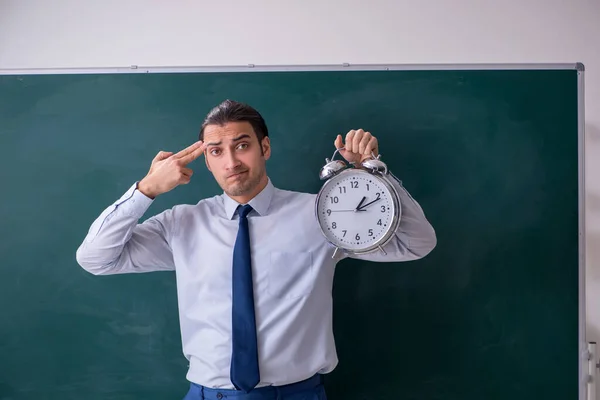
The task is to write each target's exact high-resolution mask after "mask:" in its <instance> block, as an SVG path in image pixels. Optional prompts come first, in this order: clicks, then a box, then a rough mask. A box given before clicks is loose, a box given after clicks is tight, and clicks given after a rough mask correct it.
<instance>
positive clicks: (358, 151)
mask: <svg viewBox="0 0 600 400" xmlns="http://www.w3.org/2000/svg"><path fill="white" fill-rule="evenodd" d="M334 145H335V148H336V149H340V154H341V155H342V157H344V158H345V159H346V161H348V162H349V163H354V164H360V163H361V162H362V161H364V160H366V159H368V158H370V157H371V153H373V154H374V155H375V157H377V155H378V154H379V149H378V145H377V138H376V137H375V136H373V135H371V133H370V132H365V131H364V130H362V129H358V130H351V131H350V132H348V133H347V134H346V140H345V143H344V141H343V140H342V135H338V136H337V137H336V138H335V141H334Z"/></svg>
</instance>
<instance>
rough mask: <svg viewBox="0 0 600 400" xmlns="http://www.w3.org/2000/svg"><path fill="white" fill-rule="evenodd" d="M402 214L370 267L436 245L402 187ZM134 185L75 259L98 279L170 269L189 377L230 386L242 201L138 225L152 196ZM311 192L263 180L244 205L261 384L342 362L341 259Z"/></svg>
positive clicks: (175, 211)
mask: <svg viewBox="0 0 600 400" xmlns="http://www.w3.org/2000/svg"><path fill="white" fill-rule="evenodd" d="M395 186H396V188H397V189H398V191H399V193H400V195H401V203H402V217H401V221H400V224H399V227H398V230H397V232H396V235H395V237H394V238H393V239H392V240H391V241H390V242H389V243H388V244H387V245H386V246H385V247H384V249H385V252H386V253H387V254H386V255H384V254H383V252H381V251H378V252H375V253H371V254H367V255H363V256H359V257H358V258H361V259H365V260H371V261H381V262H389V261H408V260H415V259H418V258H421V257H423V256H425V255H426V254H428V253H429V252H430V251H431V250H432V249H433V248H434V247H435V245H436V235H435V232H434V229H433V228H432V226H431V225H430V224H429V222H428V221H427V219H426V218H425V215H424V214H423V211H422V209H421V207H420V206H419V204H418V203H417V202H416V201H415V200H414V199H413V198H412V197H411V196H410V195H409V194H408V192H407V191H406V190H405V189H404V188H403V186H402V185H401V183H400V182H396V183H395ZM136 187H137V183H136V184H134V185H133V186H132V187H131V188H130V189H129V190H128V191H127V192H126V193H125V194H124V195H123V196H122V197H121V198H120V199H119V200H118V201H116V202H115V203H114V204H113V205H111V206H110V207H108V208H107V209H106V210H105V211H104V212H103V213H102V214H101V215H100V216H99V217H98V218H97V219H96V220H95V222H94V223H93V224H92V226H91V227H90V229H89V232H88V234H87V236H86V237H85V239H84V241H83V243H82V244H81V246H80V247H79V249H78V250H77V261H78V263H79V264H80V265H81V266H82V267H83V268H84V269H85V270H87V271H89V272H90V273H92V274H95V275H108V274H121V273H136V272H150V271H165V270H174V271H175V274H176V281H177V296H178V305H179V320H180V329H181V337H182V346H183V353H184V355H185V357H186V358H187V359H188V360H189V370H188V373H187V379H188V380H189V381H191V382H195V383H197V384H201V385H205V386H208V387H213V388H227V389H233V388H234V387H233V385H232V383H231V381H230V378H229V368H230V359H231V299H232V289H231V279H232V278H231V277H232V259H233V246H234V243H235V239H236V235H237V231H238V221H237V214H236V208H237V206H238V203H237V202H235V201H234V200H233V199H231V198H230V197H229V196H227V195H226V194H221V195H218V196H215V197H211V198H207V199H204V200H201V201H199V202H198V203H197V204H193V205H187V204H186V205H177V206H175V207H173V208H171V209H168V210H166V211H164V212H162V213H160V214H158V215H156V216H153V217H151V218H149V219H147V220H146V221H144V222H143V223H139V219H140V218H141V217H142V216H143V215H144V213H145V212H146V210H147V209H148V207H149V206H150V204H151V203H152V201H153V200H151V199H150V198H148V197H146V196H144V195H143V194H142V193H141V192H139V191H138V190H137V189H136ZM315 200H316V195H315V194H308V193H299V192H293V191H288V190H281V189H278V188H275V187H274V186H273V184H272V183H271V181H270V180H269V182H268V184H267V186H266V187H265V189H264V190H263V191H262V192H261V193H260V194H258V195H257V196H256V197H255V198H254V199H252V200H251V201H250V202H249V204H250V205H251V206H252V208H253V209H254V210H253V211H251V212H250V214H249V215H248V221H249V226H250V241H251V256H252V273H253V280H254V297H255V308H256V328H257V334H258V352H259V368H260V377H261V381H260V383H259V385H258V386H265V385H284V384H288V383H292V382H297V381H301V380H303V379H306V378H309V377H310V376H312V375H314V374H315V373H328V372H330V371H332V370H333V369H334V368H335V366H336V365H337V362H338V359H337V354H336V349H335V343H334V337H333V330H332V286H333V276H334V270H335V265H336V263H337V262H339V261H340V260H341V259H343V258H344V257H346V255H344V254H343V253H342V252H338V254H340V256H339V257H338V256H337V255H336V258H335V259H332V254H333V250H334V248H333V247H332V246H331V245H330V244H329V243H328V242H327V241H326V240H325V237H324V236H323V234H322V233H321V231H320V228H319V224H318V222H317V219H316V217H315V211H314V207H315Z"/></svg>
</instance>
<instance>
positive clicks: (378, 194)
mask: <svg viewBox="0 0 600 400" xmlns="http://www.w3.org/2000/svg"><path fill="white" fill-rule="evenodd" d="M392 190H393V189H392V188H391V187H390V185H389V184H386V183H385V182H384V181H383V180H381V179H378V178H377V177H375V176H373V175H372V174H370V173H368V172H367V171H364V170H360V169H348V170H344V171H342V172H341V173H339V174H338V175H336V176H335V177H333V178H331V179H330V180H328V181H327V183H325V185H324V186H323V188H322V190H321V192H320V196H319V199H318V201H317V209H316V212H317V218H318V220H319V223H320V225H321V230H322V231H323V233H324V235H325V237H326V238H327V240H329V242H331V243H332V244H333V245H335V246H337V247H340V248H344V249H348V250H350V251H355V252H365V251H370V250H372V249H374V248H377V247H378V246H380V245H381V244H382V243H383V242H385V241H386V239H387V238H388V237H389V236H390V235H391V234H393V229H395V225H396V221H397V219H396V218H394V216H395V215H397V213H396V208H397V207H399V205H398V204H396V202H395V201H394V196H393V195H392Z"/></svg>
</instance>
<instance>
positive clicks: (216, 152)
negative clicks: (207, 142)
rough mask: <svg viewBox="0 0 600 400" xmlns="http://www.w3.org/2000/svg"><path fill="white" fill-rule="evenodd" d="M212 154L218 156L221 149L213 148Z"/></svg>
mask: <svg viewBox="0 0 600 400" xmlns="http://www.w3.org/2000/svg"><path fill="white" fill-rule="evenodd" d="M210 154H212V155H213V156H216V155H218V154H219V150H217V149H212V150H211V151H210Z"/></svg>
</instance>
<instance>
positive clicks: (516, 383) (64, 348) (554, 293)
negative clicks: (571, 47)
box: [0, 66, 582, 400]
mask: <svg viewBox="0 0 600 400" xmlns="http://www.w3.org/2000/svg"><path fill="white" fill-rule="evenodd" d="M581 74H582V71H581V70H580V69H578V68H576V67H575V66H573V68H567V67H565V68H563V69H561V68H552V69H544V68H538V69H534V68H527V69H514V68H513V69H493V68H488V69H466V68H463V69H454V70H443V69H438V70H434V69H431V70H426V69H422V70H394V69H391V70H358V69H352V68H347V69H346V70H339V71H336V70H323V71H316V70H296V71H285V70H281V71H252V72H231V71H230V72H225V71H223V72H219V71H216V72H197V73H194V72H181V73H159V72H157V73H146V74H141V73H114V74H111V73H100V72H98V73H92V72H89V73H82V74H54V75H53V74H33V75H14V74H13V75H4V76H0V151H1V154H2V156H1V157H0V174H1V178H2V179H1V182H2V186H1V196H0V238H1V240H0V399H2V400H16V399H19V400H26V399H60V400H68V399H78V400H79V399H87V400H91V399H102V400H109V399H114V400H117V399H118V400H124V399H144V400H153V399H161V400H164V399H179V398H182V397H183V395H184V394H185V392H186V391H187V388H188V386H187V382H186V381H185V373H186V368H187V362H186V360H185V358H184V357H183V354H182V352H181V343H180V336H179V330H178V316H177V301H176V290H175V289H176V288H175V279H174V274H172V273H152V274H143V275H120V276H107V277H95V276H92V275H90V274H88V273H87V272H85V271H83V270H82V269H81V268H80V267H79V266H78V265H77V263H76V261H75V251H76V249H77V247H78V245H79V244H80V243H81V241H82V239H83V237H84V236H85V234H86V232H87V229H88V228H89V225H90V224H91V222H92V221H93V220H94V219H95V218H96V217H97V216H98V215H99V213H100V212H101V211H102V210H103V209H104V208H105V207H107V206H108V205H110V204H111V203H112V202H113V201H115V200H116V199H117V198H118V197H120V196H121V195H122V194H123V193H124V192H125V191H126V190H127V188H129V186H130V185H131V184H132V183H133V182H134V181H135V180H138V179H140V178H141V177H143V176H144V175H145V173H146V172H147V169H148V167H149V165H150V161H151V159H152V158H153V157H154V155H155V154H156V153H157V152H158V151H159V150H161V149H162V150H170V151H177V150H179V149H181V148H183V147H185V146H187V145H189V144H190V143H192V142H193V141H194V140H196V138H197V132H198V128H199V126H200V124H201V121H202V119H203V117H204V116H205V114H206V113H207V112H208V110H209V109H210V108H211V107H212V106H214V105H216V104H217V103H219V102H220V101H222V100H223V99H225V98H232V99H236V100H239V101H245V102H248V103H250V104H252V105H253V106H255V107H256V108H257V109H259V110H260V111H261V112H262V113H263V115H264V117H265V119H266V121H267V123H268V124H269V127H270V130H271V139H272V144H273V152H274V153H273V156H272V158H271V160H270V161H269V162H268V164H267V165H268V169H269V173H270V176H271V178H272V180H273V182H274V183H275V184H276V185H277V186H279V187H281V188H286V189H292V190H302V191H309V192H313V193H315V192H316V191H318V189H319V187H320V185H321V182H320V181H319V179H318V172H319V169H320V167H321V166H322V165H323V163H324V161H325V157H330V156H331V154H332V151H333V139H334V138H335V135H336V134H337V133H345V132H346V131H347V130H349V129H352V128H364V129H368V130H370V131H371V132H373V133H374V134H375V135H376V136H378V138H379V142H380V146H381V153H382V158H383V159H384V161H386V162H387V164H388V166H389V167H390V168H391V170H392V171H393V172H394V173H395V174H396V175H397V176H398V177H399V178H400V179H402V180H403V182H404V184H405V186H406V187H407V188H408V190H409V191H410V192H411V194H412V195H413V196H414V197H415V198H416V199H417V200H418V201H419V202H420V203H421V205H422V206H423V208H424V209H425V212H426V214H427V216H428V218H429V220H430V221H431V222H432V224H433V225H434V227H435V229H436V231H437V235H438V245H437V248H436V249H435V250H434V251H433V252H432V253H431V254H430V255H429V256H428V257H426V258H425V259H422V260H419V261H415V262H409V263H401V264H375V263H368V262H359V261H354V260H344V261H343V262H342V263H340V264H339V265H338V269H337V272H336V276H335V283H334V297H335V309H334V329H335V336H336V340H337V345H338V351H339V357H340V364H339V366H338V368H337V369H336V370H335V371H334V372H333V373H331V374H330V375H328V376H327V378H326V387H327V391H328V394H329V398H330V399H332V400H338V399H343V400H359V399H360V400H363V399H394V400H395V399H419V400H428V399H431V400H433V399H435V400H451V399H452V400H454V399H460V400H470V399H473V400H474V399H478V400H479V399H545V400H550V399H556V400H559V399H560V400H565V399H576V398H577V396H578V390H579V371H578V366H579V350H580V345H581V342H582V340H581V332H580V328H579V327H580V323H581V318H580V314H579V310H580V297H581V296H580V295H581V292H580V250H581V248H580V234H579V232H580V223H579V221H580V218H579V215H580V210H579V208H580V197H579V193H580V192H581V186H580V184H579V173H578V168H579V164H580V158H579V147H580V140H579V133H580V132H579V131H580V129H579V126H580V123H581V121H580V117H579V115H580V114H579V110H580V103H579V100H580V94H581V92H580V90H579V88H580V77H581ZM192 167H193V168H194V169H195V172H196V174H195V175H194V179H193V181H192V183H190V184H189V185H186V186H182V187H179V188H177V189H176V190H175V191H173V192H170V193H168V194H166V195H164V196H162V197H159V198H158V199H157V200H156V202H155V203H154V204H153V205H152V206H151V208H150V210H149V211H148V213H147V214H146V215H145V216H144V218H143V219H145V218H147V217H149V216H150V215H153V214H156V213H158V212H160V211H162V210H164V209H165V208H169V207H171V206H173V205H175V204H177V203H195V202H197V201H198V200H199V199H200V198H202V197H208V196H212V195H214V194H217V193H219V192H220V190H219V187H218V186H217V184H216V183H215V182H214V181H213V179H212V175H210V173H209V172H208V171H207V170H206V168H205V166H204V163H203V161H202V160H201V159H200V160H198V161H196V162H195V163H194V164H192Z"/></svg>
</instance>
